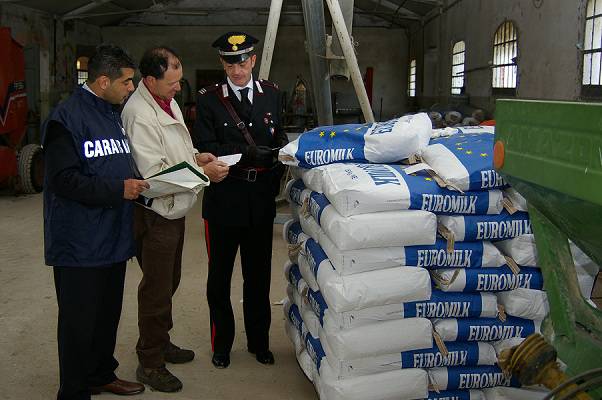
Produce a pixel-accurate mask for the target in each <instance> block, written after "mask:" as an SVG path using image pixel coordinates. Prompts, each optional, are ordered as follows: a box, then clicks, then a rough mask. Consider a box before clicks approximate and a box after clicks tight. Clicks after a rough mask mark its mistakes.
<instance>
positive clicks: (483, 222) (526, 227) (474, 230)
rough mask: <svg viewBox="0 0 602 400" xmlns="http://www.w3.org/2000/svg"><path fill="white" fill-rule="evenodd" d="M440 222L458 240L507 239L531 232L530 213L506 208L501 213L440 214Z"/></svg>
mask: <svg viewBox="0 0 602 400" xmlns="http://www.w3.org/2000/svg"><path fill="white" fill-rule="evenodd" d="M438 220H439V223H440V224H442V225H443V226H445V227H446V228H447V229H448V230H449V231H451V232H452V233H453V235H454V239H455V241H457V242H464V241H476V240H491V241H496V240H506V239H511V238H514V237H517V236H520V235H524V234H528V233H531V232H532V231H531V221H530V220H529V214H527V213H525V212H520V211H518V212H515V213H514V214H509V213H508V211H506V210H504V211H502V213H501V214H499V215H465V216H450V215H439V216H438Z"/></svg>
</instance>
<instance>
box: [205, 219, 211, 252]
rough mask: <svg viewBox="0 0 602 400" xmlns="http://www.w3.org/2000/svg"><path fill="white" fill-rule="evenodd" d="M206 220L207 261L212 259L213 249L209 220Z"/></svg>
mask: <svg viewBox="0 0 602 400" xmlns="http://www.w3.org/2000/svg"><path fill="white" fill-rule="evenodd" d="M204 221H205V246H206V247H207V261H209V260H211V250H210V247H209V243H210V240H209V221H207V220H204Z"/></svg>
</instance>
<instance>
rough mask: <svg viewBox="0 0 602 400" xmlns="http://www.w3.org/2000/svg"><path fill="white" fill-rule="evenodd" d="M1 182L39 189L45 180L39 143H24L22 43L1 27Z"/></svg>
mask: <svg viewBox="0 0 602 400" xmlns="http://www.w3.org/2000/svg"><path fill="white" fill-rule="evenodd" d="M0 60H5V61H3V62H2V63H0V186H1V187H6V186H12V187H14V188H15V189H16V190H17V191H18V192H21V193H38V192H41V191H42V188H43V182H44V157H43V153H42V148H41V147H40V145H38V144H33V143H31V144H24V143H23V142H24V140H23V139H24V137H25V134H26V132H27V93H26V92H25V58H24V56H23V46H21V45H20V44H19V43H17V42H16V41H15V40H13V38H12V37H11V34H10V29H9V28H0Z"/></svg>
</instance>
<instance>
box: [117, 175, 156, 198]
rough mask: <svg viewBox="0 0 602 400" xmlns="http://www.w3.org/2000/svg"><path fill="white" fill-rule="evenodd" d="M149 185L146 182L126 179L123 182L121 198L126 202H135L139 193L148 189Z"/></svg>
mask: <svg viewBox="0 0 602 400" xmlns="http://www.w3.org/2000/svg"><path fill="white" fill-rule="evenodd" d="M149 187H150V185H149V184H148V183H147V182H146V181H142V180H140V179H126V180H125V181H123V198H124V199H127V200H135V199H137V198H138V196H139V195H140V193H142V192H143V191H144V190H145V189H148V188H149Z"/></svg>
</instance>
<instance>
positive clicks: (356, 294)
mask: <svg viewBox="0 0 602 400" xmlns="http://www.w3.org/2000/svg"><path fill="white" fill-rule="evenodd" d="M308 267H309V269H310V270H311V271H312V273H313V276H314V277H315V278H316V281H317V287H314V286H313V283H312V282H310V281H307V280H308V279H309V278H306V277H305V274H306V273H304V270H306V269H307V268H308ZM299 269H300V270H301V274H302V275H303V277H304V279H305V280H306V281H307V283H308V285H309V287H310V288H311V289H312V290H313V291H318V290H320V292H321V293H322V296H324V299H325V300H326V303H327V304H328V306H329V307H330V308H332V309H333V310H334V311H336V312H343V311H350V310H359V309H362V308H367V307H374V306H380V305H385V304H394V303H404V302H410V301H419V300H426V299H429V298H430V296H431V279H430V275H429V273H428V271H427V270H425V269H424V268H418V267H397V268H388V269H384V270H378V271H370V272H362V273H358V274H354V275H347V276H341V275H339V274H337V273H336V272H335V270H334V267H333V266H332V264H331V263H330V261H329V260H328V258H327V257H326V253H324V251H323V250H322V249H321V248H320V246H319V245H318V244H317V243H316V242H315V241H314V240H313V239H309V240H307V241H306V242H305V247H304V248H303V249H302V252H301V254H300V255H299Z"/></svg>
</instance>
